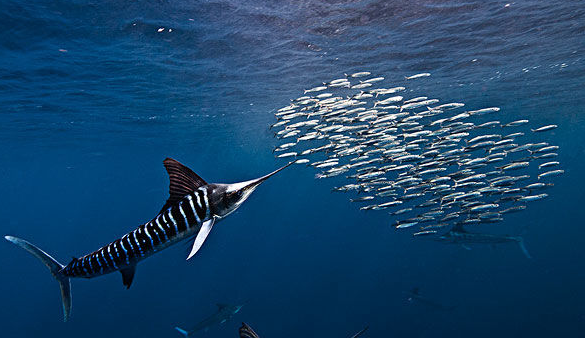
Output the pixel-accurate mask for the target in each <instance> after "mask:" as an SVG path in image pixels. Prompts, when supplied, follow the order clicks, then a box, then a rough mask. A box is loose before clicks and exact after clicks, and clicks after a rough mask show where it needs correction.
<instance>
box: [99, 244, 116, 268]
mask: <svg viewBox="0 0 585 338" xmlns="http://www.w3.org/2000/svg"><path fill="white" fill-rule="evenodd" d="M100 255H101V256H102V258H103V259H104V262H106V265H105V270H110V269H111V268H112V266H113V265H112V264H113V263H114V262H113V260H112V259H111V258H110V255H109V254H108V247H107V246H105V247H103V248H101V249H100Z"/></svg>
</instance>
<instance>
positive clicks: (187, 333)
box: [175, 326, 189, 338]
mask: <svg viewBox="0 0 585 338" xmlns="http://www.w3.org/2000/svg"><path fill="white" fill-rule="evenodd" d="M175 330H177V331H179V333H180V334H182V335H183V336H185V338H188V337H189V332H187V331H186V330H183V329H181V328H180V327H178V326H175Z"/></svg>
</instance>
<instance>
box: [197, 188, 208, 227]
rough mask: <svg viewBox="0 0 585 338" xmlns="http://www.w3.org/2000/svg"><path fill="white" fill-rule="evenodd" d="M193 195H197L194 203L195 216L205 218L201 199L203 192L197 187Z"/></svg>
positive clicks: (203, 204)
mask: <svg viewBox="0 0 585 338" xmlns="http://www.w3.org/2000/svg"><path fill="white" fill-rule="evenodd" d="M195 195H196V196H197V201H196V203H195V211H196V212H197V216H199V219H200V220H204V219H205V209H206V208H205V202H204V201H203V192H202V191H201V190H200V189H198V190H195Z"/></svg>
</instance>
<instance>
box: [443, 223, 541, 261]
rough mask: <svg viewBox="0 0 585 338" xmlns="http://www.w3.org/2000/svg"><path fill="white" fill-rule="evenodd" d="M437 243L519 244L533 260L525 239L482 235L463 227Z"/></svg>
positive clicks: (454, 229)
mask: <svg viewBox="0 0 585 338" xmlns="http://www.w3.org/2000/svg"><path fill="white" fill-rule="evenodd" d="M436 240H437V241H439V242H443V243H452V244H460V245H463V246H465V245H466V244H492V245H496V244H502V243H518V245H519V246H520V249H521V250H522V252H523V253H524V255H525V256H526V257H527V258H532V257H531V256H530V253H528V250H526V246H525V245H524V239H523V238H522V237H520V236H502V235H492V234H482V233H477V232H468V231H466V230H465V229H463V227H462V226H455V227H453V229H451V230H449V232H447V233H445V234H444V235H442V236H440V237H438V238H436Z"/></svg>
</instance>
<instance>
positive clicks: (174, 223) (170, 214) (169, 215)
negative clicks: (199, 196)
mask: <svg viewBox="0 0 585 338" xmlns="http://www.w3.org/2000/svg"><path fill="white" fill-rule="evenodd" d="M173 209H174V208H169V209H167V211H165V216H166V217H167V219H168V220H169V221H170V222H169V224H170V225H172V226H173V229H174V230H175V233H176V234H178V233H179V226H178V224H177V221H175V218H174V217H173Z"/></svg>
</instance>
